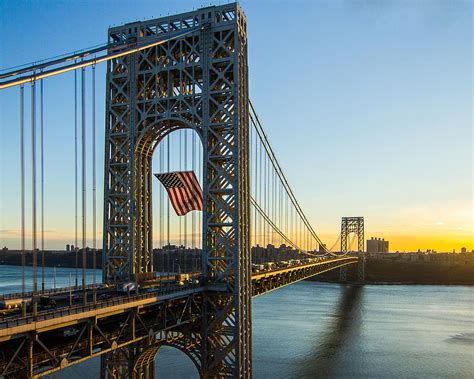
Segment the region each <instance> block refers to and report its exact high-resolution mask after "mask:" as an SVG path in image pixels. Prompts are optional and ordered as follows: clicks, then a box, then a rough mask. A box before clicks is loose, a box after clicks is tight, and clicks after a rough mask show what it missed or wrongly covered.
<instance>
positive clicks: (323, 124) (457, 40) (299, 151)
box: [0, 1, 473, 251]
mask: <svg viewBox="0 0 474 379" xmlns="http://www.w3.org/2000/svg"><path fill="white" fill-rule="evenodd" d="M241 4H242V6H243V7H244V9H245V11H246V14H247V17H248V22H249V30H250V31H251V34H250V35H251V38H250V40H249V59H250V93H251V98H252V101H253V102H254V103H255V105H256V106H257V108H258V110H259V116H260V118H261V120H262V122H263V123H264V125H265V127H266V130H267V132H268V135H269V138H270V140H271V142H272V144H273V146H274V147H275V150H276V153H277V156H278V158H279V160H280V162H282V165H283V166H284V169H285V170H284V171H285V172H286V173H287V176H288V179H289V182H290V185H291V186H292V188H293V189H294V190H295V194H296V197H297V198H298V199H299V201H300V202H301V203H302V204H304V206H303V208H304V209H305V210H307V211H306V212H307V216H308V218H309V220H310V221H311V223H312V224H313V226H314V228H315V230H316V231H317V232H318V234H319V235H320V237H321V238H322V240H323V241H324V242H326V243H327V245H331V244H332V242H333V241H334V240H335V239H336V237H337V234H338V233H339V227H340V218H341V217H342V216H350V215H357V216H359V215H360V216H364V217H365V220H366V236H370V235H380V236H382V237H384V238H385V239H387V240H390V246H391V250H393V251H396V250H400V251H403V250H406V251H409V250H413V251H416V250H418V249H423V250H426V249H435V250H438V251H452V249H453V248H455V249H456V250H457V251H459V250H460V249H461V247H463V246H465V247H466V248H467V249H468V250H469V251H470V250H471V249H472V248H473V246H472V240H473V215H472V155H471V154H472V153H471V151H472V129H471V127H472V125H471V117H472V109H471V103H472V79H471V81H469V80H466V78H468V77H469V76H470V75H471V68H472V55H471V52H472V35H471V32H470V30H471V29H470V27H471V24H472V20H471V19H470V17H469V12H465V10H466V9H469V7H470V5H469V3H463V2H459V3H456V4H452V5H447V4H446V3H444V2H431V3H430V4H427V5H425V6H424V7H423V9H422V10H421V9H418V8H417V7H416V6H415V5H409V4H407V3H398V2H387V3H386V4H385V5H382V4H378V5H374V4H372V5H370V6H369V5H365V6H362V5H359V6H357V5H354V4H351V5H348V4H346V3H344V2H335V3H324V2H316V3H312V2H297V3H296V4H295V6H294V7H288V3H285V2H278V3H276V4H273V3H272V5H271V6H269V5H268V4H269V3H265V2H263V3H260V4H264V5H263V6H262V5H260V4H256V3H250V2H246V1H243V2H241ZM265 4H266V6H265ZM200 5H201V4H199V3H196V2H183V3H180V5H179V9H176V7H177V6H176V5H175V4H174V3H172V2H160V3H156V2H142V3H140V6H132V5H130V4H128V3H126V2H117V6H116V7H114V9H109V7H107V6H106V4H105V3H104V4H102V3H100V4H99V3H93V2H85V3H82V4H69V3H60V2H58V3H52V4H50V6H48V7H44V6H42V5H41V4H40V3H39V2H33V3H30V2H18V3H16V4H9V5H8V7H7V5H6V3H2V4H1V5H0V7H2V9H1V10H2V13H3V14H4V15H5V16H4V20H5V22H2V25H1V26H0V30H1V31H2V35H7V34H8V35H10V34H11V33H10V34H9V33H8V30H13V28H14V27H15V25H17V24H18V23H23V24H22V25H21V27H22V28H23V30H25V33H18V34H15V35H12V36H11V37H10V38H9V39H2V42H1V44H2V45H1V51H2V53H1V54H0V66H1V68H7V67H11V66H14V65H17V64H19V63H23V62H28V61H33V60H35V59H37V58H38V57H42V58H47V57H50V56H54V55H57V54H59V53H63V52H65V51H70V50H71V49H73V50H74V49H80V48H84V47H86V46H92V45H96V44H99V43H102V42H104V41H105V39H106V34H107V28H108V26H109V24H120V23H123V22H129V21H134V20H141V19H144V18H146V19H148V18H152V17H158V16H159V14H160V13H162V14H167V13H175V12H176V11H183V10H187V9H190V8H192V7H193V6H194V7H198V6H200ZM303 11H304V12H303ZM71 12H72V13H73V14H75V17H74V18H73V19H72V20H70V21H69V23H68V24H67V25H66V22H65V21H64V20H66V13H68V14H70V13H71ZM14 15H15V17H14ZM19 15H21V17H18V16H19ZM265 15H266V16H267V17H265ZM283 18H284V19H285V20H289V21H290V25H293V27H292V28H288V29H286V30H285V31H284V33H283V32H282V31H281V25H279V22H278V20H280V19H283ZM44 20H48V23H44V22H43V21H44ZM256 20H259V22H258V24H257V22H256ZM13 23H14V24H15V25H14V24H13ZM84 25H88V27H87V28H84ZM348 30H351V31H353V32H352V33H348ZM98 31H99V32H98ZM31 35H34V36H35V37H34V38H35V42H36V43H34V44H31ZM274 36H279V38H274ZM262 46H265V48H266V49H265V51H263V49H262ZM282 46H285V50H283V48H282ZM387 46H390V49H387ZM12 51H15V54H7V53H8V52H12ZM264 56H273V57H275V58H274V59H273V60H272V61H271V62H270V64H269V61H268V59H265V57H264ZM295 60H296V61H297V62H298V65H299V67H300V68H299V69H298V70H291V69H290V68H291V67H292V63H293V61H295ZM104 72H105V70H104V67H98V68H97V79H98V80H97V87H98V92H97V97H98V98H97V109H98V115H97V126H98V133H97V136H98V158H99V159H98V161H99V162H98V166H97V168H98V188H99V194H101V193H102V187H103V184H102V180H103V178H102V176H103V170H102V166H103V163H102V158H103V138H104V137H103V130H104V120H103V113H104V112H103V104H104V92H105V91H104V87H103V84H104V75H103V74H104ZM301 73H304V75H303V76H304V80H302V78H301V76H302V75H301ZM70 76H71V80H70V82H69V87H68V85H64V83H63V82H61V81H60V80H56V79H55V78H52V79H51V80H50V81H46V82H45V93H46V95H47V96H46V103H45V127H46V131H45V133H46V137H47V140H46V167H45V171H46V184H45V185H46V191H45V200H46V209H48V212H47V213H46V221H45V237H46V246H45V247H46V248H55V247H60V246H64V244H65V243H68V242H71V241H74V218H73V212H74V208H73V207H74V198H73V196H74V194H73V192H74V191H73V187H72V186H71V184H72V183H73V181H74V178H73V159H74V156H73V150H74V148H73V139H72V136H73V98H72V97H71V96H70V92H71V91H70V89H71V88H72V85H73V79H72V75H70ZM471 78H472V76H471ZM68 92H69V95H68V96H69V97H65V98H64V97H61V94H65V93H68ZM52 94H55V96H56V101H54V102H52V101H51V96H52ZM26 95H27V96H26V97H27V99H26V100H27V102H28V96H29V95H28V89H27V91H26ZM48 96H49V102H48ZM0 100H1V101H0V104H1V107H2V109H1V124H2V128H1V132H0V133H1V138H2V141H3V142H2V152H1V154H0V157H1V162H0V166H1V171H2V178H1V180H2V186H1V193H0V195H1V196H0V201H1V209H2V212H1V213H2V215H1V220H0V222H1V225H0V243H1V244H2V247H3V245H7V246H12V248H13V247H14V246H15V244H16V246H17V247H18V246H19V230H20V227H19V225H20V224H19V221H20V215H19V211H18V207H19V204H20V202H19V196H18V188H19V175H18V170H19V163H18V157H19V147H18V138H19V137H18V112H17V111H16V109H18V89H10V90H5V91H1V92H0ZM88 109H90V104H88ZM286 109H287V111H286ZM9 110H14V111H13V112H10V111H9ZM282 110H284V111H282ZM5 125H9V126H10V125H11V127H8V128H7V127H3V126H5ZM26 126H27V131H28V127H29V124H28V118H27V124H26ZM89 126H90V125H89ZM294 131H297V132H296V133H295V132H294ZM288 134H291V138H289V137H288ZM27 152H29V146H27ZM89 156H90V154H89ZM154 164H155V165H156V164H157V157H156V154H155V157H154ZM294 167H296V168H297V169H292V168H294ZM27 170H29V166H27ZM27 172H28V171H27ZM56 172H61V173H62V174H61V175H60V176H59V175H56ZM155 172H156V171H155ZM27 179H28V180H29V177H27ZM5 183H9V185H6V184H5ZM154 184H155V189H156V188H157V187H158V183H154ZM89 185H90V180H89ZM155 192H156V191H155ZM89 193H90V188H89ZM29 198H30V196H28V195H27V199H28V200H29ZM98 198H99V202H98V209H99V212H98V213H99V217H98V225H99V233H98V239H99V241H100V238H101V236H102V232H101V225H102V212H101V210H100V209H101V205H102V199H101V196H100V195H99V197H98ZM89 200H90V195H89ZM90 210H91V207H90V204H89V206H88V214H89V215H90ZM154 212H155V213H154V214H155V217H156V212H157V210H156V207H155V209H154ZM27 215H28V219H27V221H28V223H27V226H28V227H29V225H30V221H29V220H30V219H29V217H30V214H29V208H28V212H27ZM89 226H90V225H89ZM154 232H155V240H158V237H157V230H155V231H154ZM175 232H177V231H176V230H175ZM173 234H175V233H173ZM27 236H28V234H27ZM88 236H89V237H90V236H91V230H90V228H89V230H88ZM172 239H174V240H176V238H172ZM88 241H89V242H88V244H89V245H91V243H90V238H89V240H88ZM28 244H29V241H27V246H28ZM99 247H100V243H99Z"/></svg>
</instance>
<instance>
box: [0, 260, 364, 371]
mask: <svg viewBox="0 0 474 379" xmlns="http://www.w3.org/2000/svg"><path fill="white" fill-rule="evenodd" d="M357 261H358V258H356V257H343V258H335V259H328V260H324V261H320V262H315V263H309V264H302V265H298V266H291V267H285V268H278V269H274V270H269V271H265V272H258V273H254V274H253V275H252V291H253V292H252V295H253V297H255V296H259V295H262V294H265V293H268V292H270V291H274V290H276V289H278V288H281V287H284V286H287V285H289V284H292V283H295V282H297V281H300V280H303V279H306V278H308V277H311V276H314V275H318V274H321V273H323V272H326V271H330V270H334V269H337V268H339V267H343V266H346V265H351V264H355V263H357ZM102 289H103V290H106V287H102ZM88 290H89V291H92V288H91V289H88ZM209 290H219V289H214V288H208V287H206V286H203V285H195V284H189V285H185V286H178V285H175V286H172V287H169V286H168V287H158V288H157V289H152V290H149V291H148V292H146V293H143V294H140V295H130V296H129V295H127V294H123V293H120V292H117V293H116V295H115V296H114V297H112V298H110V299H107V300H102V301H98V302H97V303H96V304H93V303H91V304H88V305H72V306H70V305H67V306H62V307H57V308H55V309H52V310H47V311H41V312H38V314H37V315H36V316H32V315H31V316H27V317H22V316H21V315H11V316H7V317H4V318H2V319H0V351H2V352H3V358H1V359H0V376H2V375H4V374H6V373H9V372H11V373H15V372H16V373H18V370H21V368H20V367H21V364H19V363H18V357H19V354H21V355H23V354H24V351H25V349H26V348H27V346H30V347H29V349H33V353H32V355H34V357H35V358H34V362H35V363H34V366H35V368H33V367H32V368H31V369H32V370H33V371H34V372H36V374H35V375H32V376H33V377H39V376H42V375H46V374H48V373H52V372H55V371H58V370H61V369H63V368H65V367H67V366H70V365H73V364H77V363H79V362H82V361H84V360H87V359H90V358H92V357H95V356H99V355H101V354H104V353H107V352H109V351H111V350H114V349H116V348H118V347H124V346H127V345H129V344H132V343H136V342H139V341H144V340H145V339H147V338H150V336H152V335H156V336H157V337H156V338H157V340H160V341H161V340H163V341H167V340H170V339H176V338H178V337H179V338H184V336H181V337H180V336H178V335H177V334H176V333H177V332H174V331H173V330H175V328H176V327H179V328H181V329H182V328H186V327H189V328H191V327H192V325H194V327H197V328H199V325H200V324H196V323H199V319H200V317H201V312H202V310H201V309H200V306H199V304H200V301H199V300H198V301H196V299H199V298H200V297H201V296H202V294H203V292H205V291H209ZM56 292H57V295H56V296H58V297H57V299H58V301H63V302H64V297H65V296H67V295H65V293H66V291H64V290H61V289H60V290H58V291H56ZM77 293H78V294H79V293H81V294H82V291H77ZM90 294H91V293H90ZM201 301H202V300H201ZM198 330H199V329H198ZM184 343H186V341H185V342H184ZM28 344H30V345H28ZM30 351H31V350H30Z"/></svg>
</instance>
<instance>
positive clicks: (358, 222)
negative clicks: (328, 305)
mask: <svg viewBox="0 0 474 379" xmlns="http://www.w3.org/2000/svg"><path fill="white" fill-rule="evenodd" d="M350 233H355V234H356V236H357V251H358V253H359V264H358V266H357V271H358V279H359V281H360V282H363V281H364V278H365V253H364V218H363V217H343V218H342V221H341V253H347V251H348V248H349V247H350V246H348V244H349V234H350ZM339 279H340V280H341V281H345V280H346V279H347V267H342V268H341V269H340V277H339Z"/></svg>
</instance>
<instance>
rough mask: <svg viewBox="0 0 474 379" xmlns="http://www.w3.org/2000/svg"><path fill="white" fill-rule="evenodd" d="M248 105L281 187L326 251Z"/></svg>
mask: <svg viewBox="0 0 474 379" xmlns="http://www.w3.org/2000/svg"><path fill="white" fill-rule="evenodd" d="M249 104H250V108H251V110H252V113H253V115H252V113H251V114H250V119H251V121H252V124H253V125H254V127H255V129H256V131H257V133H258V135H259V137H260V139H261V140H262V142H263V145H264V147H265V150H266V151H267V154H268V157H269V158H270V160H271V161H272V164H273V166H274V168H275V170H276V171H277V173H278V176H279V177H280V180H281V181H282V183H283V185H284V186H285V189H286V191H287V193H288V195H289V196H290V199H291V201H292V202H293V205H294V206H295V207H296V210H297V211H298V213H299V215H300V217H301V218H302V219H303V222H304V223H305V225H306V227H307V228H308V229H309V231H310V233H311V235H312V236H313V238H314V239H315V240H316V241H317V242H318V244H320V245H321V246H322V247H323V249H326V247H325V246H324V244H323V243H322V241H321V240H320V238H319V237H318V236H317V234H316V232H315V231H314V229H313V228H312V226H311V224H310V223H309V221H308V219H307V218H306V216H305V214H304V212H303V210H302V209H301V206H300V205H299V203H298V201H297V200H296V197H295V195H294V193H293V191H292V190H291V187H290V186H289V184H288V181H287V179H286V176H285V175H284V172H283V170H282V169H281V166H280V164H279V162H278V160H277V159H276V156H275V153H274V152H273V149H272V147H271V145H270V142H269V140H268V138H267V136H266V134H265V131H264V129H263V127H262V125H261V123H260V119H259V118H258V115H257V113H256V111H255V108H254V106H253V104H252V102H251V101H249ZM254 116H255V118H254Z"/></svg>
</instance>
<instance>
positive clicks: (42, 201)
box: [40, 79, 45, 291]
mask: <svg viewBox="0 0 474 379" xmlns="http://www.w3.org/2000/svg"><path fill="white" fill-rule="evenodd" d="M40 114H41V118H40V149H41V152H40V160H41V173H40V175H41V199H40V201H41V291H44V264H45V262H44V117H43V114H44V108H43V79H41V80H40Z"/></svg>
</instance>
